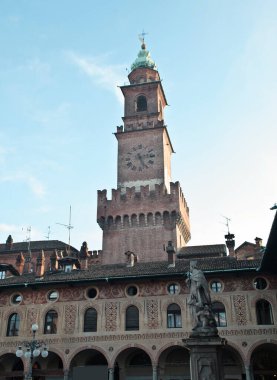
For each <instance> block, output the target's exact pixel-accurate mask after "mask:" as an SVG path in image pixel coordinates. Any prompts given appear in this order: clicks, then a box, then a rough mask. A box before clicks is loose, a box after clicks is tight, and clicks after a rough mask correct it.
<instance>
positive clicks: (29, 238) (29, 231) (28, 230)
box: [25, 226, 32, 253]
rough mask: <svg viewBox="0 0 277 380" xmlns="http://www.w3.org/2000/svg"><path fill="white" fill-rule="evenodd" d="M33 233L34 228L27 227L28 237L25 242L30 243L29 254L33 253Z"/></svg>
mask: <svg viewBox="0 0 277 380" xmlns="http://www.w3.org/2000/svg"><path fill="white" fill-rule="evenodd" d="M31 232H32V227H31V226H30V227H27V236H26V239H25V241H26V242H27V243H28V252H29V253H31Z"/></svg>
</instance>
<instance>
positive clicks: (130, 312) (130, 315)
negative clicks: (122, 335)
mask: <svg viewBox="0 0 277 380" xmlns="http://www.w3.org/2000/svg"><path fill="white" fill-rule="evenodd" d="M125 330H126V331H135V330H139V309H138V308H137V307H136V306H135V305H130V306H128V307H127V308H126V311H125Z"/></svg>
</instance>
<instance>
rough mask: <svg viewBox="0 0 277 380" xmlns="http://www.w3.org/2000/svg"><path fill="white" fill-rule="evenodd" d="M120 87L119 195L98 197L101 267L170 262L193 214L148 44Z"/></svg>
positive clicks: (187, 233)
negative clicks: (175, 177) (174, 169)
mask: <svg viewBox="0 0 277 380" xmlns="http://www.w3.org/2000/svg"><path fill="white" fill-rule="evenodd" d="M128 78H129V82H130V84H128V85H125V86H122V87H121V90H122V93H123V95H124V99H125V107H124V117H123V118H122V119H123V123H124V126H121V127H117V132H116V133H115V136H116V138H117V141H118V164H117V189H116V190H115V189H113V190H112V199H111V200H108V199H107V190H102V191H98V206H97V222H98V224H99V225H100V227H101V228H102V230H103V256H102V262H103V264H115V263H123V262H126V255H125V254H126V252H133V253H134V255H135V257H137V259H138V260H139V261H141V262H142V261H144V262H147V261H148V262H149V261H161V260H165V259H166V252H165V251H164V246H165V245H166V244H167V242H168V241H169V240H171V241H172V243H173V244H174V246H175V247H176V248H177V250H178V249H179V248H180V247H182V246H184V245H185V244H186V243H187V242H188V241H189V239H190V226H189V210H188V207H187V204H186V201H185V198H184V196H183V193H182V190H181V187H180V185H179V183H178V182H176V183H172V182H171V154H172V153H173V147H172V144H171V141H170V138H169V134H168V131H167V128H166V126H165V124H164V117H163V114H164V107H165V106H166V105H167V102H166V98H165V94H164V91H163V87H162V83H161V80H160V76H159V73H158V71H157V67H156V65H155V62H154V61H153V60H152V59H151V57H150V54H149V52H148V51H147V50H146V46H145V43H144V41H143V42H142V45H141V50H140V52H139V54H138V57H137V59H136V60H135V62H134V63H133V65H132V67H131V73H130V74H129V76H128Z"/></svg>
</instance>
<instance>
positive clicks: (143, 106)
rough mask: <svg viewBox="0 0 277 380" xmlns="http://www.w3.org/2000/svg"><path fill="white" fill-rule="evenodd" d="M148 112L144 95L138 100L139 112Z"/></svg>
mask: <svg viewBox="0 0 277 380" xmlns="http://www.w3.org/2000/svg"><path fill="white" fill-rule="evenodd" d="M141 111H147V99H146V97H145V96H144V95H140V96H139V97H138V98H137V112H141Z"/></svg>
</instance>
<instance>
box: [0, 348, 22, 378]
mask: <svg viewBox="0 0 277 380" xmlns="http://www.w3.org/2000/svg"><path fill="white" fill-rule="evenodd" d="M0 376H3V377H2V378H3V379H8V380H23V379H24V366H23V362H22V360H21V359H20V358H18V357H16V355H15V354H5V355H2V356H0Z"/></svg>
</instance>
